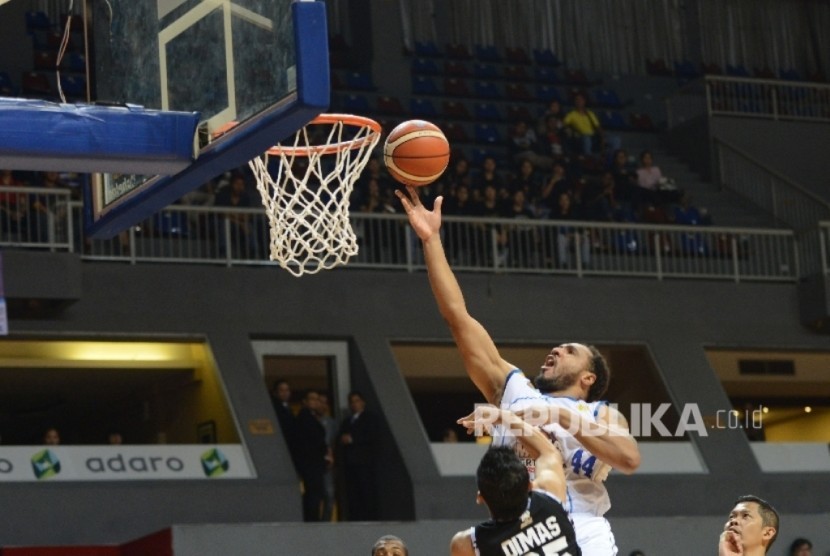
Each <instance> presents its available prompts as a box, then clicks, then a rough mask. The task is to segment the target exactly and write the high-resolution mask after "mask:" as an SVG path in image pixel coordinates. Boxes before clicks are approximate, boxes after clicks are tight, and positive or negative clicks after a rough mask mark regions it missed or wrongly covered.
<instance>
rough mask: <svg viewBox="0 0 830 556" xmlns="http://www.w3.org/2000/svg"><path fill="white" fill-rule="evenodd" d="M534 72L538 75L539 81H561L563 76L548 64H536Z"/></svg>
mask: <svg viewBox="0 0 830 556" xmlns="http://www.w3.org/2000/svg"><path fill="white" fill-rule="evenodd" d="M533 74H534V76H535V77H536V81H538V82H539V83H561V82H562V78H561V77H559V74H557V73H556V71H555V70H554V69H553V68H551V67H547V66H536V68H535V69H534V70H533Z"/></svg>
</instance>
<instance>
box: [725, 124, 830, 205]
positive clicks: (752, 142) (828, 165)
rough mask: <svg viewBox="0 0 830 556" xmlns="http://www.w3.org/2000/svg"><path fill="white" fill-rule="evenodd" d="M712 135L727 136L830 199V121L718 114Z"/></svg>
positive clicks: (752, 153)
mask: <svg viewBox="0 0 830 556" xmlns="http://www.w3.org/2000/svg"><path fill="white" fill-rule="evenodd" d="M710 126H711V127H710V129H711V134H712V137H716V138H721V139H724V140H726V141H728V142H730V143H732V144H734V145H735V146H737V147H738V148H740V149H742V150H744V151H746V152H747V153H748V154H750V155H751V156H752V157H753V158H755V159H757V160H758V161H760V162H762V163H763V164H765V165H767V166H769V167H770V168H772V169H773V170H775V171H777V172H779V173H781V174H784V175H785V176H787V177H789V178H791V179H792V180H794V181H795V182H796V183H799V184H801V185H803V186H804V187H806V188H807V189H809V190H810V191H812V192H813V193H815V194H816V195H819V196H821V197H822V198H823V199H825V200H826V201H828V202H830V157H828V156H827V149H828V147H830V125H827V124H826V123H804V122H773V121H770V120H762V119H753V118H728V117H724V116H718V117H716V118H712V119H711V121H710Z"/></svg>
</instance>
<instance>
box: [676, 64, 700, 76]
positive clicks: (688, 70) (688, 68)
mask: <svg viewBox="0 0 830 556" xmlns="http://www.w3.org/2000/svg"><path fill="white" fill-rule="evenodd" d="M674 73H675V75H676V76H677V77H680V78H682V79H697V78H698V77H700V72H699V71H698V69H697V68H696V67H695V65H694V64H693V63H692V62H690V61H689V60H681V61H679V62H675V63H674Z"/></svg>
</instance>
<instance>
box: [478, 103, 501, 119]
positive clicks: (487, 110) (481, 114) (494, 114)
mask: <svg viewBox="0 0 830 556" xmlns="http://www.w3.org/2000/svg"><path fill="white" fill-rule="evenodd" d="M473 110H474V113H475V117H476V120H484V121H487V122H500V121H502V118H501V113H500V112H499V108H498V106H496V105H495V104H493V103H491V102H479V103H476V105H475V106H474V107H473Z"/></svg>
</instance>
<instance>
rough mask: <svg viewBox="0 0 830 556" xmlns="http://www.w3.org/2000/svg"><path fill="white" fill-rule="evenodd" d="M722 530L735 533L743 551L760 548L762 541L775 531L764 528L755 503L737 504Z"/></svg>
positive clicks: (770, 528)
mask: <svg viewBox="0 0 830 556" xmlns="http://www.w3.org/2000/svg"><path fill="white" fill-rule="evenodd" d="M724 529H725V530H726V531H733V532H735V533H736V534H737V535H738V536H739V537H740V538H741V541H740V544H741V545H743V547H744V549H747V548H754V547H757V546H762V540H763V539H764V538H767V539H769V538H770V537H771V535H772V532H773V531H775V529H773V528H772V527H764V523H763V519H762V518H761V514H760V513H759V512H758V504H756V503H755V502H740V503H738V505H737V506H735V507H734V508H733V509H732V512H730V514H729V519H728V520H727V521H726V525H725V526H724Z"/></svg>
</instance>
